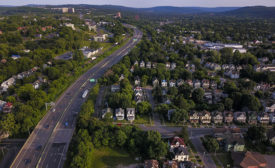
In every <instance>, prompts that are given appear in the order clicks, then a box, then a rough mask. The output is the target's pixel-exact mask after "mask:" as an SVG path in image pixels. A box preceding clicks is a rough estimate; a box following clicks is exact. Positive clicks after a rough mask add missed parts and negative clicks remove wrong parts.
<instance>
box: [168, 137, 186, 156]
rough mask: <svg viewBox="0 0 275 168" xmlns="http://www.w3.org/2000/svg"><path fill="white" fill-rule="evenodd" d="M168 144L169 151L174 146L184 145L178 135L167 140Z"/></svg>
mask: <svg viewBox="0 0 275 168" xmlns="http://www.w3.org/2000/svg"><path fill="white" fill-rule="evenodd" d="M169 146H170V151H171V150H173V149H174V148H178V147H183V148H185V147H186V145H185V143H184V140H183V139H182V138H180V137H178V136H175V137H173V138H171V139H170V140H169ZM171 152H172V151H171Z"/></svg>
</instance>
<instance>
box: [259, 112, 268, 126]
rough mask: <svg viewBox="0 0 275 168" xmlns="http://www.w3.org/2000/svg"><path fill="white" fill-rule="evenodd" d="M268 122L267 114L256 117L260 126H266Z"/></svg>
mask: <svg viewBox="0 0 275 168" xmlns="http://www.w3.org/2000/svg"><path fill="white" fill-rule="evenodd" d="M269 120H270V119H269V115H268V114H267V113H261V114H260V115H258V122H259V123H261V124H268V123H269Z"/></svg>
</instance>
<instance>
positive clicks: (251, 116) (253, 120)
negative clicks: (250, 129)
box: [247, 111, 258, 125]
mask: <svg viewBox="0 0 275 168" xmlns="http://www.w3.org/2000/svg"><path fill="white" fill-rule="evenodd" d="M247 114H248V115H247V117H248V120H247V122H248V124H249V125H256V124H257V117H258V116H257V113H256V112H255V111H249V112H247Z"/></svg>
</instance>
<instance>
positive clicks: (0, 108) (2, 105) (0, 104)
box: [0, 100, 7, 111]
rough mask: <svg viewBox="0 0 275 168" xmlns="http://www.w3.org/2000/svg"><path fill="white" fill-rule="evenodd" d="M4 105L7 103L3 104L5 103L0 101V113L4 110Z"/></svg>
mask: <svg viewBox="0 0 275 168" xmlns="http://www.w3.org/2000/svg"><path fill="white" fill-rule="evenodd" d="M6 103H7V102H5V101H3V100H0V111H2V110H3V108H4V106H5V104H6Z"/></svg>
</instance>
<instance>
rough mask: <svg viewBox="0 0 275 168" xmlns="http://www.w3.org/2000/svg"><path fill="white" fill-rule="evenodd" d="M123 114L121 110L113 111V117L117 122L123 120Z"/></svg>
mask: <svg viewBox="0 0 275 168" xmlns="http://www.w3.org/2000/svg"><path fill="white" fill-rule="evenodd" d="M124 112H125V110H124V109H122V108H118V109H116V111H115V116H116V119H117V120H124Z"/></svg>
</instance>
